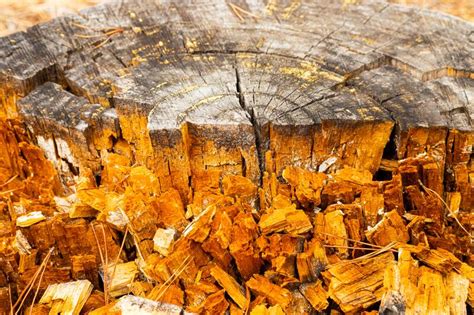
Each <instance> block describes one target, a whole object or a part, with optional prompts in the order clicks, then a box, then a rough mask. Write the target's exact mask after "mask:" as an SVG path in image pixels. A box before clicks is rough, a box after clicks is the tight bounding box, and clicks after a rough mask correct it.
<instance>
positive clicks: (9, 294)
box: [8, 283, 13, 315]
mask: <svg viewBox="0 0 474 315" xmlns="http://www.w3.org/2000/svg"><path fill="white" fill-rule="evenodd" d="M8 300H9V301H10V315H13V302H12V288H11V286H10V283H9V284H8Z"/></svg>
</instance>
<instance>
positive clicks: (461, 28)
mask: <svg viewBox="0 0 474 315" xmlns="http://www.w3.org/2000/svg"><path fill="white" fill-rule="evenodd" d="M473 29H474V28H473V26H472V24H469V23H466V22H463V21H461V20H459V19H455V18H452V17H448V16H444V15H441V14H434V13H431V12H428V11H423V10H418V9H414V8H404V7H400V6H396V5H389V4H387V3H384V2H378V1H366V2H363V3H360V4H357V5H353V4H350V3H337V2H336V3H334V2H333V1H322V2H321V1H318V2H317V3H312V2H301V1H281V2H279V1H269V2H267V3H265V2H260V1H247V2H245V1H242V2H238V1H237V2H235V3H234V2H231V3H225V2H222V1H180V2H179V4H177V3H175V2H173V1H170V2H168V1H164V2H160V3H155V2H153V1H140V3H135V2H133V1H122V2H118V3H112V4H107V5H102V6H99V7H96V8H92V9H88V10H85V11H84V12H83V13H82V14H81V15H77V16H67V17H62V18H59V19H55V20H53V21H51V22H49V23H46V24H42V25H38V26H35V27H33V28H31V29H29V30H28V31H27V32H24V33H17V34H13V35H11V36H8V37H5V38H2V39H1V40H0V47H1V53H2V56H1V57H2V58H1V61H0V77H1V78H2V82H3V83H2V86H1V89H2V95H3V99H4V102H3V112H4V113H5V114H7V115H9V116H15V115H16V110H15V109H14V107H15V105H14V102H13V100H15V99H17V98H18V97H23V96H27V97H26V98H24V99H23V100H22V101H21V102H19V104H18V113H19V115H20V116H21V117H24V118H25V119H26V120H27V121H28V122H29V126H30V127H31V128H32V129H33V130H34V134H35V135H36V137H38V138H40V137H41V138H40V139H42V141H41V142H40V143H41V144H42V146H43V147H45V148H47V150H48V151H49V152H50V155H51V157H52V158H54V154H53V152H51V151H52V149H51V148H52V147H54V145H53V143H54V141H56V142H58V141H60V142H61V143H59V145H58V143H56V147H57V148H58V149H57V150H56V151H57V155H58V156H57V157H56V158H57V159H58V160H59V162H61V164H64V163H67V164H68V165H69V167H70V168H72V169H78V168H80V167H81V166H87V167H92V168H93V169H94V170H97V169H98V168H99V165H100V163H99V162H98V161H99V159H98V156H99V154H98V152H99V151H100V150H102V149H107V150H114V149H116V148H115V147H114V145H115V144H116V143H117V142H120V143H122V142H123V141H125V142H126V143H127V144H128V145H129V146H130V149H131V151H132V152H133V156H134V159H135V160H136V161H137V162H140V163H145V164H146V165H147V166H149V167H151V168H152V169H154V170H155V171H156V172H157V173H159V177H160V184H161V185H162V186H163V190H166V189H167V188H168V187H170V186H173V187H175V188H177V189H178V190H179V191H180V192H181V193H182V194H183V195H187V194H188V193H189V191H188V183H189V180H188V178H191V182H192V184H193V185H195V186H196V185H197V186H198V185H199V174H200V173H201V171H202V170H206V169H216V170H223V171H225V172H232V173H240V174H244V175H245V176H247V177H249V178H251V179H252V180H254V181H257V180H258V178H259V177H260V176H262V172H263V170H264V169H265V167H266V166H265V164H267V166H268V164H270V163H265V162H268V161H265V157H264V155H265V152H266V151H267V150H270V151H271V152H272V159H273V160H274V164H275V167H276V170H277V172H280V171H281V169H282V167H284V166H285V165H287V164H297V165H300V166H304V167H310V168H314V169H316V168H317V167H318V166H319V164H321V163H322V162H323V161H324V160H326V159H327V158H328V157H330V156H331V155H334V153H336V154H338V155H339V156H340V158H339V159H338V160H337V161H336V166H340V165H344V164H347V165H350V166H354V167H356V168H360V169H368V170H370V171H371V172H375V171H376V170H377V168H378V166H379V164H380V158H381V156H382V152H383V149H384V147H385V146H386V144H387V142H388V140H389V136H390V134H391V130H392V127H393V126H394V125H395V126H396V127H395V129H396V132H395V138H396V143H397V154H398V157H399V158H403V157H408V156H412V155H415V154H417V153H419V152H420V151H424V150H425V149H426V148H427V147H433V146H436V145H437V143H438V142H439V141H441V140H443V141H444V142H445V140H444V139H446V132H447V130H448V129H456V130H459V131H460V132H462V134H456V135H455V136H454V138H455V139H454V140H455V141H465V142H466V143H465V144H464V143H463V144H462V146H463V148H464V149H463V151H468V150H469V146H470V145H472V141H471V140H464V139H465V137H464V136H463V134H464V132H466V131H471V129H472V125H471V120H472V115H473V109H472V97H473V93H474V92H473V91H474V87H473V84H474V83H473V80H472V77H473V75H474V74H473V69H474V57H473V54H472V51H473V49H474V43H473V40H472V38H471V37H472V32H473ZM49 82H53V83H57V84H59V85H61V87H59V86H55V85H53V84H52V83H49ZM33 90H34V91H33ZM32 91H33V92H32ZM70 93H72V94H73V95H70ZM51 98H54V101H53V99H51ZM84 98H85V99H84ZM51 101H53V103H54V104H51ZM87 103H90V104H89V105H87ZM93 104H101V105H103V106H104V107H111V108H113V109H103V108H102V109H100V108H97V105H93ZM94 110H97V111H99V112H94ZM104 121H106V122H107V123H104ZM53 126H56V128H51V127H53ZM426 127H439V129H438V128H433V131H430V132H428V131H426ZM344 130H346V131H345V132H344ZM97 133H98V134H97ZM412 133H421V134H422V135H421V136H420V137H418V138H419V139H418V138H414V137H410V135H411V134H412ZM367 134H372V135H373V137H372V138H369V137H367ZM101 136H102V137H101ZM469 137H470V136H468V138H469ZM287 138H288V139H290V140H285V139H287ZM461 138H462V139H461ZM409 139H410V140H409ZM458 139H461V140H458ZM122 140H123V141H122ZM63 141H64V142H63ZM439 146H440V147H441V148H440V150H441V151H443V152H442V155H446V153H450V154H454V152H449V149H450V147H449V146H447V145H446V144H445V143H440V145H439ZM184 148H186V149H184ZM446 151H448V152H446ZM361 157H364V158H361ZM443 162H444V158H443ZM452 162H453V163H457V162H461V161H457V160H454V161H452ZM462 162H466V161H465V159H464V160H463V161H462ZM94 163H95V165H94ZM450 166H451V167H454V165H450Z"/></svg>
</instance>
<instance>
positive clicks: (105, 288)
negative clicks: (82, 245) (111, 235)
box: [100, 224, 109, 304]
mask: <svg viewBox="0 0 474 315" xmlns="http://www.w3.org/2000/svg"><path fill="white" fill-rule="evenodd" d="M100 227H101V228H102V237H103V238H104V249H105V268H106V270H107V272H104V299H105V304H109V295H108V291H109V287H108V284H109V280H108V279H107V278H108V271H109V256H108V254H107V238H106V237H105V230H104V225H103V224H100Z"/></svg>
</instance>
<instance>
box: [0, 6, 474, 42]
mask: <svg viewBox="0 0 474 315" xmlns="http://www.w3.org/2000/svg"><path fill="white" fill-rule="evenodd" d="M102 1H103V0H102ZM222 1H224V0H222ZM346 1H350V2H351V3H353V4H354V3H355V4H356V3H357V2H358V1H359V0H346ZM388 1H389V2H393V3H401V4H406V5H414V6H418V7H424V8H430V9H433V10H438V11H443V12H446V13H449V14H453V15H456V16H459V17H461V18H463V19H466V20H470V21H473V22H474V0H388ZM99 2H101V0H0V36H4V35H7V34H10V33H13V32H16V31H20V30H24V29H26V28H27V27H29V26H31V25H34V24H37V23H39V22H43V21H47V20H49V19H51V18H53V17H56V16H58V15H62V14H67V13H71V12H75V11H78V10H80V9H82V8H84V7H87V6H91V5H94V4H96V3H99Z"/></svg>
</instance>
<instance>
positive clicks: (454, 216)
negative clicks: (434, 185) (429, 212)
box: [418, 180, 474, 240]
mask: <svg viewBox="0 0 474 315" xmlns="http://www.w3.org/2000/svg"><path fill="white" fill-rule="evenodd" d="M418 183H419V184H420V186H421V187H422V188H423V189H424V190H425V191H427V192H428V193H429V194H431V195H434V196H435V197H437V198H438V199H439V200H440V201H441V202H442V204H443V205H444V206H445V207H446V209H447V210H448V212H449V214H450V215H451V217H452V218H454V220H455V221H456V223H457V224H458V225H459V227H460V228H461V229H462V230H463V231H464V232H465V233H466V234H467V235H468V236H469V238H470V239H471V240H472V239H473V238H474V237H473V236H472V235H471V233H469V231H468V230H467V229H466V228H465V227H464V226H463V225H462V224H461V222H459V220H458V218H457V216H456V214H454V213H453V212H452V211H451V208H449V206H448V204H447V203H446V201H444V199H443V198H441V196H440V195H439V194H438V193H437V192H436V191H435V190H433V189H431V188H428V187H426V186H425V185H424V184H423V183H422V182H421V180H418Z"/></svg>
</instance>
